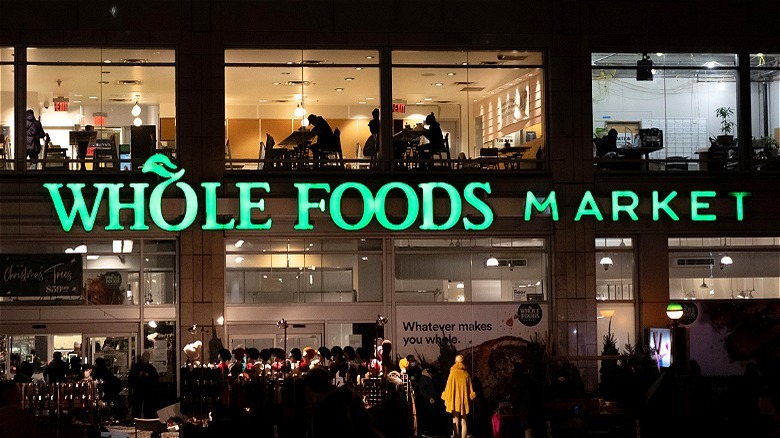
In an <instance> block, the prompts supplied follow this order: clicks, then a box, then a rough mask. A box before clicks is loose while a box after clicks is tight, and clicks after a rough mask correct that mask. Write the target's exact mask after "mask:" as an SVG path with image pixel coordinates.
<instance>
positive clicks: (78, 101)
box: [73, 100, 81, 103]
mask: <svg viewBox="0 0 780 438" xmlns="http://www.w3.org/2000/svg"><path fill="white" fill-rule="evenodd" d="M73 103H81V101H80V100H74V101H73Z"/></svg>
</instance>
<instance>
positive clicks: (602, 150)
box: [591, 53, 750, 171]
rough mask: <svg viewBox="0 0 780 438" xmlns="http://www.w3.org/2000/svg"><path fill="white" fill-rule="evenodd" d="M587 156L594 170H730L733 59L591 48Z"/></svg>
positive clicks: (734, 157)
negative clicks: (589, 151)
mask: <svg viewBox="0 0 780 438" xmlns="http://www.w3.org/2000/svg"><path fill="white" fill-rule="evenodd" d="M591 68H592V76H591V78H592V81H591V83H592V98H593V138H594V154H595V156H596V157H597V158H598V162H597V165H598V167H599V168H600V169H609V170H633V169H637V170H710V171H713V170H715V171H721V170H731V169H736V168H737V166H738V164H739V163H738V153H737V148H738V146H739V145H741V144H747V145H749V143H750V142H749V141H747V142H745V141H744V140H745V139H742V140H743V141H742V142H739V141H738V140H739V134H740V133H739V132H738V131H737V126H738V125H737V122H738V113H737V88H738V87H737V70H736V69H737V56H736V55H735V54H729V53H719V54H718V53H716V54H710V53H593V54H592V56H591Z"/></svg>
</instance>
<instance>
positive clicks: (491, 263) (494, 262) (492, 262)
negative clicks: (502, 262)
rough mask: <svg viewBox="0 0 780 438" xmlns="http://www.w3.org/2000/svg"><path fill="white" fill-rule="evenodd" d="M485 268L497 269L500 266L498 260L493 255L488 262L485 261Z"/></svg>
mask: <svg viewBox="0 0 780 438" xmlns="http://www.w3.org/2000/svg"><path fill="white" fill-rule="evenodd" d="M485 266H487V267H488V268H495V267H496V266H498V259H497V258H495V257H493V256H492V255H491V256H490V257H488V259H487V260H485Z"/></svg>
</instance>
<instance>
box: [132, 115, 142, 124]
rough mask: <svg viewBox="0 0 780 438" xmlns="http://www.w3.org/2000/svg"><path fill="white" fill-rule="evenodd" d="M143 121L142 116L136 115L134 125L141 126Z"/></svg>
mask: <svg viewBox="0 0 780 438" xmlns="http://www.w3.org/2000/svg"><path fill="white" fill-rule="evenodd" d="M142 123H143V121H142V120H141V118H140V117H136V118H135V119H133V126H141V124H142Z"/></svg>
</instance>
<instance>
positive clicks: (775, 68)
mask: <svg viewBox="0 0 780 438" xmlns="http://www.w3.org/2000/svg"><path fill="white" fill-rule="evenodd" d="M750 105H751V108H750V114H751V115H752V120H751V122H752V123H751V130H752V133H753V154H752V156H753V159H754V163H753V167H754V168H755V169H758V170H775V171H777V170H780V158H778V149H780V143H779V142H778V140H780V54H777V53H751V54H750Z"/></svg>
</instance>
